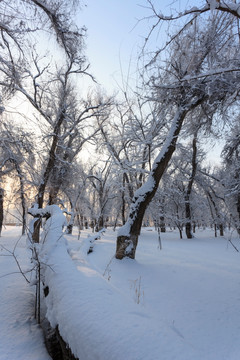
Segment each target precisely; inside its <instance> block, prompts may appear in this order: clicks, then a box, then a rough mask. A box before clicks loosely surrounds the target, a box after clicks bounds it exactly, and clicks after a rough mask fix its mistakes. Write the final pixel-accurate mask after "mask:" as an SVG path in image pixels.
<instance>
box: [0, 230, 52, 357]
mask: <svg viewBox="0 0 240 360" xmlns="http://www.w3.org/2000/svg"><path fill="white" fill-rule="evenodd" d="M20 237H21V227H7V228H4V229H3V232H2V236H1V238H0V245H4V246H5V247H6V248H7V249H9V250H11V251H12V250H13V248H14V246H15V244H16V241H17V240H18V239H19V238H20ZM25 244H26V236H23V237H22V238H21V240H20V241H19V242H18V246H17V248H16V256H17V259H18V261H19V263H20V264H21V266H22V267H23V268H29V267H30V264H29V257H28V254H27V252H26V246H25ZM0 248H1V246H0ZM0 255H2V256H0V299H1V300H0V303H1V306H0V334H1V336H0V359H1V360H50V359H51V358H50V356H49V355H48V353H47V351H46V348H45V345H44V339H43V334H42V331H41V328H40V326H39V325H37V323H36V321H35V319H34V318H33V313H34V287H30V286H29V285H28V284H27V283H26V281H25V280H24V278H23V276H22V275H21V274H20V273H19V270H18V267H17V264H16V262H15V260H14V259H13V257H11V256H6V255H9V254H8V253H7V252H6V251H4V250H2V251H0ZM28 275H29V274H28Z"/></svg>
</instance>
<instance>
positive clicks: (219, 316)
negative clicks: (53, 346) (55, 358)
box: [0, 228, 240, 360]
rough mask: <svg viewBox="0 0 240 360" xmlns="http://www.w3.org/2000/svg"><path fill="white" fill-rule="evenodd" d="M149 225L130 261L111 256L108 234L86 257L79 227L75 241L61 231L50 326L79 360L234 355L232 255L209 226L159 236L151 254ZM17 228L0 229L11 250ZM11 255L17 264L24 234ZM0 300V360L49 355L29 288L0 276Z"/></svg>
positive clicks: (239, 308)
mask: <svg viewBox="0 0 240 360" xmlns="http://www.w3.org/2000/svg"><path fill="white" fill-rule="evenodd" d="M149 230H150V229H143V231H142V235H141V237H140V240H139V247H138V249H137V257H136V260H135V261H133V260H129V259H125V260H123V261H119V260H116V259H115V258H113V255H114V251H115V238H116V234H115V233H114V232H112V231H111V230H108V231H107V232H106V234H105V235H104V236H103V237H102V239H101V240H97V241H96V242H95V246H94V252H93V253H91V254H89V255H86V252H84V251H83V250H84V245H83V242H82V240H84V239H85V238H86V237H87V235H88V232H82V233H81V239H80V241H78V240H77V236H76V235H73V236H66V238H67V240H68V245H69V249H68V251H69V253H70V255H71V257H70V256H69V254H68V252H67V251H66V248H65V245H64V242H63V243H61V244H60V246H57V247H56V252H55V253H54V252H53V254H52V256H53V257H52V258H51V259H50V261H51V262H52V263H53V267H54V271H49V272H48V273H47V274H46V276H47V279H48V281H49V282H50V294H49V296H48V297H47V302H48V303H49V316H50V317H51V319H52V321H53V324H54V322H56V321H57V322H58V324H59V328H60V332H61V333H62V334H64V335H65V336H66V339H67V340H68V341H69V343H70V344H71V347H72V348H73V350H74V352H75V353H76V354H78V356H79V358H81V360H158V359H161V360H239V358H240V331H239V330H240V325H239V324H240V254H239V253H237V252H236V251H235V250H234V249H233V247H232V246H231V245H230V244H229V243H228V242H227V240H226V239H221V238H217V239H215V238H214V237H213V233H212V232H211V231H204V232H203V231H199V232H198V233H197V235H196V238H195V239H193V240H186V239H183V240H178V234H177V233H176V232H168V233H166V234H162V243H163V250H162V251H159V249H158V242H157V234H156V233H155V232H154V231H149ZM16 231H17V233H16ZM19 233H20V229H19V228H12V229H11V228H10V229H8V230H7V231H4V232H3V237H2V238H1V239H0V243H2V244H4V245H5V246H7V247H8V248H10V249H11V248H12V247H13V246H14V243H15V240H14V239H16V238H18V234H19ZM13 240H14V241H13ZM235 244H236V245H237V246H239V245H240V241H239V239H236V242H235ZM17 253H18V259H19V260H21V263H22V264H25V265H24V266H25V267H27V256H26V250H25V239H24V238H23V239H22V240H21V241H20V242H19V245H18V247H17ZM1 254H3V251H2V252H1ZM15 271H16V264H15V262H14V261H13V259H12V258H9V257H5V256H1V257H0V272H1V276H2V275H4V274H7V273H10V272H15ZM0 296H1V306H0V320H1V322H0V324H1V325H0V327H1V337H0V360H49V359H50V358H49V356H48V354H47V353H46V350H45V348H44V344H43V338H42V333H41V330H40V329H39V328H38V326H37V325H36V323H35V321H34V319H33V318H32V305H33V294H32V288H30V287H29V286H28V285H27V284H26V283H25V280H24V279H23V278H22V276H21V275H19V274H12V275H9V276H4V277H1V278H0ZM52 300H54V303H52ZM53 304H54V305H53Z"/></svg>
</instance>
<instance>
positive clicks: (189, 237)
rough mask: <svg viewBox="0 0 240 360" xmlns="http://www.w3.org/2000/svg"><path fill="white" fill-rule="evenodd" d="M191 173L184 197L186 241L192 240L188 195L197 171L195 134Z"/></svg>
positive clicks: (195, 136)
mask: <svg viewBox="0 0 240 360" xmlns="http://www.w3.org/2000/svg"><path fill="white" fill-rule="evenodd" d="M192 149H193V154H192V173H191V176H190V179H189V181H188V186H187V191H186V195H185V214H186V225H185V231H186V236H187V238H188V239H192V238H193V235H192V223H191V220H192V215H191V206H190V195H191V192H192V186H193V182H194V178H195V175H196V171H197V133H195V134H194V137H193V142H192Z"/></svg>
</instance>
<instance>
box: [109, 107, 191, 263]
mask: <svg viewBox="0 0 240 360" xmlns="http://www.w3.org/2000/svg"><path fill="white" fill-rule="evenodd" d="M189 110H190V109H189ZM187 112H188V110H187V109H186V108H184V107H183V108H181V107H179V109H178V111H177V113H176V115H175V118H174V120H173V123H172V126H171V129H170V132H169V134H168V137H167V139H166V141H165V144H164V145H163V148H162V150H161V152H160V154H159V156H158V157H157V159H156V160H155V162H154V164H153V167H152V170H151V173H150V175H149V178H148V180H147V182H146V183H145V184H144V185H143V186H141V187H140V188H139V189H138V190H137V191H136V192H135V194H134V197H133V201H132V204H131V207H130V213H129V217H128V221H127V222H126V224H125V225H124V226H122V227H121V228H120V229H119V232H118V237H117V247H116V254H115V257H116V258H117V259H123V258H124V257H129V258H131V259H134V258H135V252H136V248H137V244H138V236H139V234H140V230H141V226H142V220H143V216H144V214H145V210H146V208H147V206H148V205H149V203H150V201H151V200H152V198H153V196H154V195H155V193H156V191H157V188H158V185H159V182H160V180H161V178H162V176H163V174H164V171H165V170H166V168H167V165H168V163H169V161H170V159H171V157H172V154H173V153H174V151H175V148H176V142H177V139H178V135H179V133H180V130H181V127H182V124H183V121H184V119H185V116H186V114H187Z"/></svg>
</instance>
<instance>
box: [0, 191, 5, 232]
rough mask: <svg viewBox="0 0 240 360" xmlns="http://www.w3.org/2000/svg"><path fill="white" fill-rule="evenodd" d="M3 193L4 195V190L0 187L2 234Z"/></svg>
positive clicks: (0, 230)
mask: <svg viewBox="0 0 240 360" xmlns="http://www.w3.org/2000/svg"><path fill="white" fill-rule="evenodd" d="M3 195H4V190H3V189H2V188H0V236H1V233H2V227H3Z"/></svg>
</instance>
